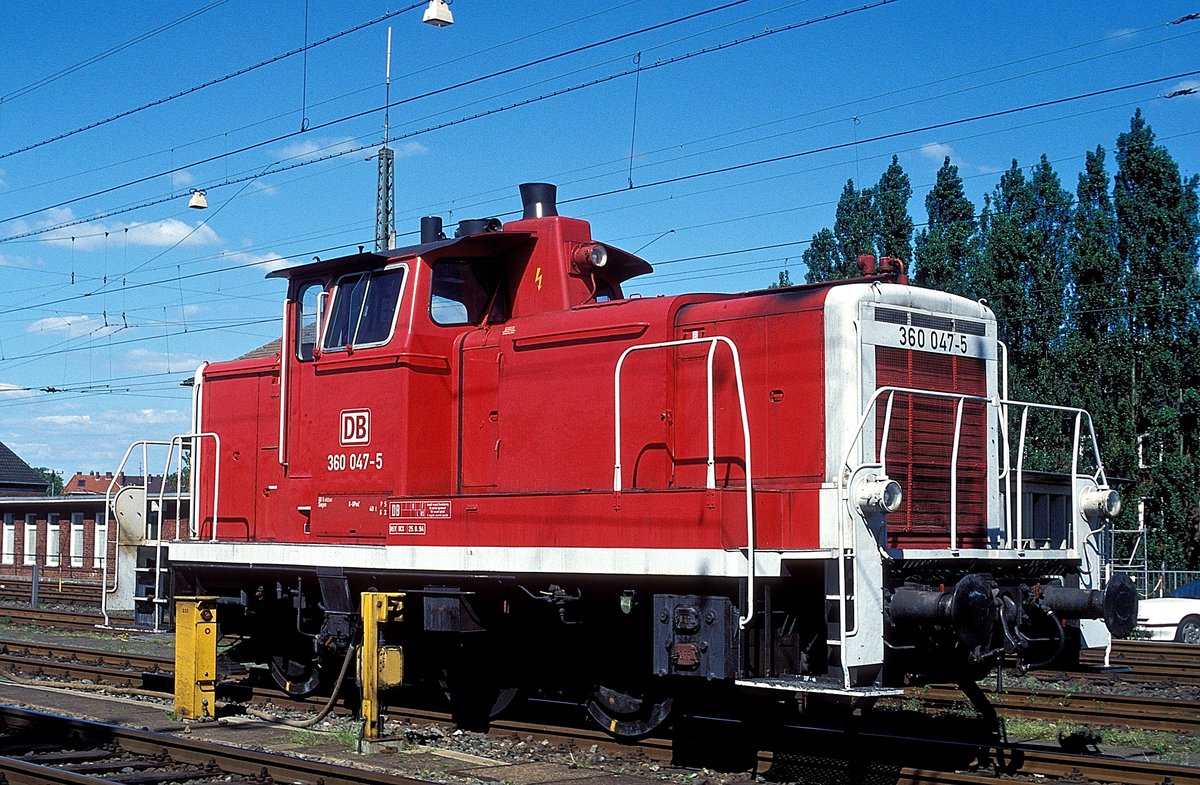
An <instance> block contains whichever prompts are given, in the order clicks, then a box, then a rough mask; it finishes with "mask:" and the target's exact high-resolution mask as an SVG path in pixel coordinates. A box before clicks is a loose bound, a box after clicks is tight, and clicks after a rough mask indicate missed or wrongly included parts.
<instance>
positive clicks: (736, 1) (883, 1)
mask: <svg viewBox="0 0 1200 785" xmlns="http://www.w3.org/2000/svg"><path fill="white" fill-rule="evenodd" d="M896 1H897V0H877V1H876V2H874V3H871V4H870V5H868V6H864V7H863V8H862V9H856V10H865V9H866V8H873V7H876V6H879V5H887V4H889V3H893V2H896ZM747 2H749V0H732V1H731V2H727V3H725V4H723V5H719V6H716V7H714V8H709V9H706V10H704V11H697V12H696V13H693V14H688V15H686V16H681V17H678V18H676V19H672V20H669V21H666V22H659V23H658V24H654V25H650V26H648V27H643V28H641V29H639V30H634V31H632V32H628V33H622V34H620V35H616V36H612V37H610V38H606V39H604V40H602V41H596V42H593V43H590V44H584V45H581V46H577V47H574V48H572V49H567V50H565V51H562V52H557V53H555V54H552V55H547V56H545V57H540V58H537V59H534V60H530V61H527V62H525V63H522V64H520V65H515V66H511V67H509V68H504V69H501V70H499V71H493V72H491V73H488V74H483V75H480V76H476V77H472V78H470V79H466V80H464V81H461V82H457V83H455V84H452V85H448V86H446V87H440V88H437V89H435V90H429V91H427V92H425V93H421V94H419V95H415V96H410V97H408V98H402V99H399V100H397V101H393V102H391V103H389V104H386V105H385V106H379V107H372V108H371V109H366V110H363V111H361V112H355V113H353V114H349V115H345V116H343V117H339V118H335V119H333V120H328V121H326V122H324V123H321V124H319V125H316V126H311V127H309V129H308V130H307V131H292V132H289V133H286V134H282V135H280V136H276V137H274V138H272V139H266V140H264V141H261V142H255V143H253V144H250V145H246V146H244V147H240V148H238V149H237V150H231V151H228V152H224V153H220V154H218V155H213V156H209V157H207V158H202V159H199V160H196V161H192V162H190V163H187V164H183V165H181V166H175V167H172V168H170V169H166V170H164V171H161V172H156V173H155V174H152V175H146V176H145V177H139V178H137V179H134V180H128V181H126V182H124V183H120V184H118V185H114V186H110V187H108V188H104V189H101V190H99V191H94V192H92V193H90V194H85V195H83V196H77V197H75V198H73V199H68V200H66V201H62V202H59V203H57V204H54V205H50V206H48V207H42V208H39V209H37V210H31V211H29V212H25V213H21V214H20V215H12V216H8V217H6V218H0V223H5V222H7V221H14V220H16V219H18V218H25V217H28V216H30V215H35V214H36V213H40V212H45V211H46V210H53V209H56V208H59V207H65V206H67V205H69V204H74V203H75V202H79V201H82V200H84V199H90V198H92V197H94V196H102V195H104V194H107V193H112V192H113V191H117V190H120V189H122V188H128V187H129V186H131V185H138V184H140V183H144V182H147V181H149V180H153V179H155V178H158V177H162V176H164V175H168V174H173V173H175V172H179V171H182V170H184V169H188V168H190V167H193V166H200V165H201V164H206V163H211V162H212V161H217V160H220V159H222V158H226V157H229V156H233V155H238V154H240V153H244V152H248V151H250V150H256V149H258V148H260V147H265V146H267V145H270V144H275V143H277V142H282V141H285V140H287V139H291V138H292V137H294V136H298V135H299V134H301V133H307V132H309V131H317V130H322V129H325V128H329V127H332V126H334V125H339V124H341V123H344V122H348V121H350V120H356V119H358V118H360V117H364V116H366V115H370V114H376V113H378V112H380V111H382V110H383V109H391V108H394V107H397V106H402V105H404V104H408V103H412V102H413V101H419V100H421V99H424V98H430V97H432V96H435V95H441V94H442V93H447V92H450V91H452V90H457V89H460V88H462V87H468V86H471V85H475V84H479V83H481V82H485V81H488V80H490V79H495V78H497V77H500V76H506V75H508V74H512V73H516V72H518V71H522V70H524V69H527V68H532V67H534V66H537V65H544V64H545V63H549V62H553V61H554V60H558V59H560V58H563V57H568V56H570V55H574V54H579V53H580V52H586V51H588V50H590V49H595V48H597V47H601V46H606V45H608V44H611V43H615V42H617V41H621V40H624V39H627V38H632V37H634V36H638V35H642V34H644V33H648V32H653V31H655V30H659V29H662V28H664V27H669V26H671V25H676V24H680V23H682V22H686V21H690V20H692V19H696V18H699V17H702V16H706V15H708V14H712V13H716V12H718V11H723V10H726V9H728V8H733V7H734V6H738V5H742V4H743V3H747ZM846 13H851V12H849V11H843V12H840V13H839V14H834V15H830V17H829V18H833V17H834V16H840V15H845V14H846Z"/></svg>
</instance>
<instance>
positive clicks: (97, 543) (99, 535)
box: [92, 517, 108, 570]
mask: <svg viewBox="0 0 1200 785" xmlns="http://www.w3.org/2000/svg"><path fill="white" fill-rule="evenodd" d="M107 555H108V524H107V523H104V522H103V520H102V519H101V518H99V517H97V518H96V539H95V540H94V541H93V544H92V567H94V568H95V569H97V570H98V569H100V568H101V567H103V566H104V563H105V562H104V557H105V556H107Z"/></svg>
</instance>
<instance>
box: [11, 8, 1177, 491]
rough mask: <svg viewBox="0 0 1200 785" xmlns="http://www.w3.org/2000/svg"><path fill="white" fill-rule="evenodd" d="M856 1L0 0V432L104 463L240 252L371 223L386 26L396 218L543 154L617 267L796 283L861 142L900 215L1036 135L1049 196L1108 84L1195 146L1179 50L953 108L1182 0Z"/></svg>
mask: <svg viewBox="0 0 1200 785" xmlns="http://www.w3.org/2000/svg"><path fill="white" fill-rule="evenodd" d="M723 5H729V7H725V8H721V6H723ZM865 5H866V3H854V4H847V5H843V4H839V3H836V2H828V1H826V0H809V1H808V2H788V1H787V0H747V1H746V2H742V3H734V4H727V3H719V2H717V1H716V0H711V1H710V2H706V3H686V2H667V1H665V0H664V1H662V2H657V3H646V2H629V1H626V0H612V1H611V2H606V3H571V2H567V3H545V2H540V3H528V2H521V1H519V0H510V1H509V2H503V3H502V2H484V1H483V0H458V1H457V2H455V3H454V4H453V5H452V9H453V12H454V15H455V20H456V24H455V25H454V26H452V27H448V28H443V29H435V28H432V27H429V26H427V25H422V24H421V23H420V14H421V10H420V9H417V10H408V11H403V12H401V13H398V14H396V15H394V16H392V17H391V18H390V19H388V20H387V21H383V22H378V23H375V24H366V23H368V22H371V21H372V20H376V19H379V18H380V17H383V16H384V15H386V14H389V13H392V12H395V11H397V10H399V9H402V8H406V7H407V6H406V5H405V4H384V3H379V2H365V1H360V0H337V1H336V2H335V1H334V0H308V2H307V4H306V3H305V2H302V1H301V0H293V2H275V1H274V0H256V1H255V2H250V0H215V1H214V0H197V2H189V3H183V2H174V3H140V2H124V1H122V0H107V1H106V2H103V3H101V2H93V1H92V0H84V1H83V2H77V3H72V4H70V13H67V12H65V10H64V8H65V6H64V5H63V4H60V3H41V4H35V3H5V4H3V5H0V50H2V51H3V52H4V53H5V58H4V60H5V64H4V67H3V69H0V97H2V99H0V274H2V275H3V278H4V280H5V281H6V282H7V284H8V287H7V288H8V290H9V293H10V294H9V303H10V305H9V307H8V308H7V309H6V310H5V312H4V314H3V316H0V441H2V442H4V443H5V444H7V445H9V446H10V447H12V448H13V449H14V450H15V451H16V452H17V453H18V454H19V455H21V456H22V457H23V458H25V459H26V460H27V461H28V462H30V463H31V464H33V465H43V466H49V467H51V468H54V469H56V470H59V471H62V472H64V473H66V474H67V475H69V474H71V473H72V472H75V471H90V470H100V471H104V470H111V469H113V468H114V467H115V465H116V462H117V460H118V459H119V457H120V455H121V453H122V452H123V451H124V449H125V447H126V445H127V444H128V443H129V442H130V441H131V440H132V439H134V438H138V437H150V438H166V437H168V436H170V435H171V434H173V433H176V432H181V431H184V430H186V429H187V424H188V408H189V405H190V399H189V394H188V392H187V390H186V389H184V388H181V387H180V386H179V382H180V380H182V379H184V378H186V377H188V376H189V375H190V373H191V371H192V370H193V369H194V367H195V366H196V365H197V364H198V363H199V362H201V361H202V360H205V359H224V358H228V357H233V356H236V355H238V354H240V353H242V352H244V351H246V350H248V349H251V348H253V347H255V346H258V345H261V344H263V343H266V342H267V341H269V340H271V339H272V338H273V337H275V336H277V334H278V332H279V329H280V327H279V313H280V307H281V300H282V294H283V292H282V286H281V284H280V282H278V281H275V280H271V281H267V280H264V275H265V274H266V273H267V272H269V271H270V270H271V269H275V268H277V267H279V266H283V265H285V264H289V263H298V262H302V261H307V260H309V259H311V258H312V257H313V256H314V255H320V256H321V257H322V258H329V257H331V256H335V255H337V254H339V253H341V252H349V251H353V250H354V249H355V247H356V246H357V245H360V244H361V245H366V246H368V247H370V246H371V244H372V238H373V234H374V210H375V176H376V169H375V162H374V161H373V160H372V161H368V160H365V159H366V158H367V156H369V155H370V154H371V153H372V152H373V149H374V148H375V147H377V146H378V144H379V142H380V141H381V139H382V133H383V113H382V111H380V110H379V107H381V106H382V105H383V104H384V85H383V82H384V64H385V59H386V58H385V47H386V39H387V27H388V26H389V25H390V26H391V27H392V28H393V56H392V84H391V100H392V101H393V102H398V104H397V105H396V106H394V107H393V108H392V110H391V112H390V128H391V132H392V135H393V136H397V135H403V137H404V138H400V139H397V140H396V141H394V142H393V143H392V146H393V147H394V148H395V149H396V151H397V156H396V160H397V167H396V170H397V174H396V184H397V188H396V216H397V217H396V224H397V232H398V234H399V243H400V244H401V245H403V244H407V243H408V242H412V241H414V236H415V231H416V229H417V226H418V221H419V217H420V216H422V215H427V214H438V215H441V216H443V218H445V219H446V221H447V223H449V224H452V223H454V222H456V221H458V220H460V219H462V218H477V217H485V216H491V215H497V216H500V217H502V218H508V217H511V216H512V214H513V212H514V211H516V210H518V209H519V200H518V196H517V191H516V186H517V184H518V183H520V182H523V181H533V180H547V181H550V182H555V183H558V184H559V199H560V203H561V211H562V212H563V214H570V215H574V216H577V217H581V218H584V219H587V220H589V221H591V222H592V227H593V234H594V236H596V237H597V238H598V239H603V240H606V241H609V242H612V243H615V244H617V245H620V246H622V247H624V248H627V249H628V250H631V251H637V250H639V249H642V250H641V253H642V255H643V256H645V257H646V258H647V259H648V260H649V261H650V262H651V263H652V264H655V265H656V267H657V269H656V272H655V273H654V274H653V275H652V276H650V277H648V278H646V279H644V280H642V281H640V282H634V283H633V285H632V286H631V287H630V288H631V290H632V291H636V292H640V293H642V294H645V295H656V294H665V293H674V292H680V291H689V290H711V291H739V290H745V289H750V288H759V287H762V286H765V285H766V284H768V283H770V282H771V281H773V280H775V278H776V276H777V275H778V272H779V271H780V270H781V269H784V268H788V269H789V270H790V271H791V275H792V278H793V279H794V280H799V279H802V278H803V273H804V270H803V266H802V265H801V264H800V262H799V257H800V255H801V254H802V253H803V250H804V248H805V245H804V244H803V242H804V241H806V240H807V239H808V238H810V237H811V236H812V234H813V232H815V231H817V230H818V229H820V228H821V227H823V226H827V225H832V221H833V213H834V206H835V204H836V201H837V198H838V194H839V193H840V191H841V188H842V186H843V185H844V184H845V182H846V180H847V179H848V178H853V179H854V180H855V182H856V183H860V184H871V183H873V182H874V181H875V180H876V179H878V177H879V175H880V173H881V172H882V171H883V169H884V168H885V166H886V165H887V163H888V162H889V161H890V159H891V156H892V155H893V154H895V155H898V156H899V159H900V162H901V164H902V165H903V166H904V168H905V169H906V171H907V172H908V174H909V176H910V178H911V179H912V183H913V187H914V196H913V200H912V203H911V205H910V211H911V213H912V215H913V218H914V220H915V221H916V222H918V223H921V222H922V221H924V220H925V210H924V197H925V194H926V192H927V191H928V189H929V187H930V186H931V185H932V183H933V179H934V173H935V172H936V170H937V168H938V167H939V166H940V165H941V162H942V159H943V157H944V156H946V155H949V156H950V157H951V160H952V161H953V162H954V163H956V164H957V165H958V166H959V168H960V171H961V173H962V175H963V176H964V178H965V183H966V188H967V193H968V195H969V196H970V197H971V198H972V199H973V200H975V202H976V204H977V205H979V204H981V203H982V197H983V194H984V193H986V192H988V191H990V190H991V189H992V188H993V187H994V186H995V184H996V182H997V180H998V178H999V173H1000V172H1001V171H1003V170H1004V169H1006V168H1007V167H1008V165H1009V164H1010V162H1011V160H1012V159H1013V158H1016V159H1017V160H1018V161H1019V162H1020V163H1021V164H1022V165H1031V164H1033V163H1035V162H1036V161H1037V159H1038V157H1039V156H1040V155H1041V154H1043V153H1045V154H1046V155H1047V156H1048V157H1049V159H1050V160H1051V161H1052V162H1053V163H1054V166H1055V167H1056V168H1057V170H1058V171H1059V173H1060V175H1061V177H1062V179H1063V182H1064V184H1065V185H1066V187H1067V188H1068V189H1070V190H1072V191H1073V190H1074V187H1075V182H1076V177H1077V175H1078V171H1079V168H1080V166H1081V165H1082V160H1083V154H1084V152H1085V151H1086V150H1090V149H1093V148H1095V146H1096V145H1097V144H1100V145H1103V146H1104V147H1105V148H1106V149H1107V150H1109V151H1110V153H1111V151H1112V149H1113V146H1114V144H1115V140H1116V137H1117V135H1118V134H1119V133H1120V132H1121V131H1122V130H1124V129H1125V128H1126V127H1127V126H1128V122H1129V117H1130V115H1131V114H1132V113H1133V111H1134V108H1135V107H1138V106H1140V107H1142V108H1143V111H1144V112H1145V114H1146V117H1147V119H1148V120H1149V122H1150V124H1151V125H1152V127H1153V128H1154V130H1155V132H1156V133H1157V134H1158V137H1159V139H1160V141H1162V142H1163V143H1164V144H1166V145H1167V146H1168V147H1169V149H1170V150H1171V151H1172V153H1173V154H1174V156H1175V158H1176V160H1177V161H1178V162H1179V163H1180V167H1181V169H1182V170H1183V172H1184V173H1185V174H1191V173H1194V172H1196V171H1197V170H1198V167H1197V164H1198V162H1200V95H1195V96H1187V97H1178V98H1171V99H1166V98H1164V97H1163V96H1164V95H1166V94H1167V93H1170V92H1172V91H1174V90H1178V89H1180V88H1185V87H1189V86H1195V87H1200V76H1187V77H1179V78H1175V79H1171V80H1168V81H1163V82H1158V83H1156V84H1151V85H1146V86H1143V87H1139V88H1134V89H1129V90H1122V91H1117V92H1109V93H1106V94H1103V95H1097V96H1094V97H1090V98H1085V99H1080V100H1074V101H1068V102H1064V103H1059V104H1056V105H1053V106H1046V107H1043V108H1038V109H1031V110H1028V111H1021V112H1015V113H1012V114H1008V115H1005V116H1001V117H995V118H990V119H983V120H977V121H969V122H956V121H962V120H966V119H967V118H972V117H975V116H978V115H987V114H991V113H994V112H998V111H1002V110H1008V109H1014V108H1018V107H1022V106H1027V105H1031V104H1037V103H1041V102H1046V101H1052V100H1055V99H1061V98H1069V97H1072V96H1078V95H1082V94H1085V93H1091V92H1095V91H1103V90H1108V89H1110V88H1116V87H1121V86H1123V85H1129V84H1133V83H1138V82H1142V81H1148V80H1156V79H1160V78H1161V77H1166V76H1172V75H1177V74H1185V73H1187V72H1191V71H1196V70H1200V57H1198V56H1197V54H1196V53H1197V52H1200V20H1197V21H1190V22H1184V23H1181V24H1177V25H1171V24H1168V23H1169V22H1171V21H1172V20H1175V19H1178V18H1180V17H1183V16H1185V15H1187V14H1190V13H1195V12H1197V11H1200V6H1198V5H1197V4H1196V3H1194V2H1193V3H1186V2H1159V3H1128V4H1115V3H1112V4H1109V3H1105V4H1094V3H1083V2H1061V3H1033V2H1025V3H1020V2H1018V3H1007V4H999V3H968V2H946V3H934V2H929V0H895V2H891V3H887V4H883V5H880V6H878V7H868V8H864V7H863V6H865ZM306 6H307V10H306ZM718 8H719V9H720V10H715V11H713V12H712V13H707V14H701V15H697V16H696V17H695V18H692V19H690V20H686V21H681V22H678V23H674V24H670V23H671V22H673V21H674V20H677V19H680V18H682V17H685V16H689V15H693V14H699V12H702V11H705V10H707V9H718ZM856 9H861V10H856ZM843 11H851V13H845V14H842V13H840V12H843ZM831 15H834V16H833V18H828V19H826V18H825V17H828V16H831ZM806 22H808V24H804V23H806ZM360 25H365V26H364V27H363V28H362V29H360V30H358V31H357V32H352V33H348V34H345V35H340V36H339V35H338V34H339V33H342V32H344V31H348V30H351V29H352V28H355V27H357V26H360ZM655 25H661V26H660V27H658V28H657V29H654V30H650V31H648V32H645V33H642V34H638V35H632V36H627V34H629V33H633V32H635V31H638V30H642V29H643V28H650V27H652V26H655ZM306 36H307V37H306ZM335 36H336V37H335ZM619 36H627V37H623V38H621V39H620V40H617V41H614V42H612V43H607V44H604V45H601V46H595V47H589V45H591V44H595V43H596V42H602V41H606V40H608V39H610V38H616V37H619ZM331 37H334V38H333V40H330V41H329V42H327V43H322V44H321V45H319V46H316V47H313V48H311V49H309V50H308V51H307V53H306V54H295V55H292V56H288V57H283V58H282V59H279V60H278V61H277V62H274V63H272V64H270V65H265V66H262V67H259V68H253V69H251V70H248V71H247V72H246V73H244V74H241V75H239V76H233V77H231V78H223V77H229V76H230V75H231V74H234V73H236V72H238V71H241V70H243V69H247V68H248V67H250V66H254V65H256V64H258V63H261V62H263V61H266V60H270V59H273V58H276V57H278V56H280V55H283V54H285V53H288V52H290V51H293V50H296V49H299V48H302V47H303V46H304V44H305V42H306V41H307V42H309V43H313V42H317V41H322V40H324V39H326V38H331ZM583 47H588V48H585V49H583V51H578V52H575V53H573V54H567V55H565V56H561V57H555V56H556V55H559V54H561V53H564V52H570V51H571V50H575V49H579V48H583ZM547 58H548V59H547ZM543 59H546V62H541V63H537V62H536V61H539V60H543ZM530 63H533V64H532V65H527V64H530ZM639 68H640V70H639ZM510 69H511V70H510ZM506 71H507V73H502V72H506ZM484 77H486V78H484ZM211 81H216V82H217V83H216V84H213V85H211V86H207V87H201V88H200V89H193V88H197V87H199V86H201V85H204V84H205V83H208V82H211ZM460 83H469V84H465V85H464V86H461V87H455V85H459V84H460ZM447 88H452V89H447ZM180 93H186V94H185V95H182V96H180V97H178V98H173V99H172V100H168V101H162V99H166V98H169V97H171V96H175V95H176V94H180ZM426 93H436V94H433V95H429V96H426V97H420V96H423V95H424V94H426ZM152 103H154V104H156V105H155V106H152V107H150V108H146V109H141V110H140V111H133V112H132V113H129V114H127V116H124V117H121V118H119V119H115V120H111V121H109V122H102V121H105V120H108V118H112V117H114V116H116V115H121V114H125V113H127V112H130V110H137V109H139V108H140V107H143V106H145V105H147V104H152ZM477 115H478V116H477ZM346 118H351V119H346ZM97 123H99V124H98V125H96V126H95V127H92V128H88V129H87V130H78V129H83V128H87V127H88V126H92V125H93V124H97ZM930 126H941V127H938V128H931V129H930V130H926V131H920V132H916V133H898V132H907V131H911V130H912V129H919V128H927V127H930ZM302 128H307V130H302ZM63 135H65V136H64V138H61V139H57V140H55V141H50V140H54V139H55V138H56V137H59V136H63ZM884 136H889V138H886V139H879V137H884ZM26 148H29V149H26ZM828 148H832V149H828ZM1109 168H1110V174H1111V173H1112V172H1113V171H1114V170H1115V163H1114V162H1113V161H1112V159H1111V155H1110V158H1109ZM281 169H282V171H279V170H281ZM631 186H632V187H631ZM192 188H205V189H207V191H208V201H209V204H210V209H209V210H207V211H197V210H189V209H188V208H187V206H186V205H187V198H188V194H189V191H190V189H192ZM755 249H758V250H755ZM47 390H52V391H51V392H47Z"/></svg>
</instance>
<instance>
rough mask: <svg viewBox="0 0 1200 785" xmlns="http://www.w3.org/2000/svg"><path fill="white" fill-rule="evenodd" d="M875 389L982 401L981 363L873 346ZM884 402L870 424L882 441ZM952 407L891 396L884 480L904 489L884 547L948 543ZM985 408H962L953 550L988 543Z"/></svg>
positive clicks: (978, 405)
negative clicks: (918, 391) (917, 391)
mask: <svg viewBox="0 0 1200 785" xmlns="http://www.w3.org/2000/svg"><path fill="white" fill-rule="evenodd" d="M875 374H876V384H877V385H878V386H879V387H889V386H892V387H912V388H916V389H924V390H936V391H939V392H956V393H963V394H967V395H980V396H985V395H987V381H986V376H985V364H984V361H983V360H982V359H979V358H976V357H959V356H954V355H945V354H934V353H932V352H911V351H907V350H904V349H895V348H889V347H884V346H877V347H875ZM885 404H886V396H884V397H882V398H881V399H880V403H879V406H878V411H877V413H876V419H875V438H876V442H875V443H876V444H877V445H878V444H880V443H881V441H882V437H883V426H884V418H885V414H886V406H885ZM957 404H958V402H957V400H954V399H938V398H930V397H928V396H917V395H908V394H900V393H898V394H897V395H896V397H895V402H894V404H893V406H892V421H891V429H890V432H889V436H888V444H887V456H886V457H887V470H888V475H889V476H891V477H892V478H893V479H894V480H896V481H897V482H899V483H900V485H901V487H903V489H904V506H903V508H902V509H901V510H900V511H899V512H897V513H893V514H892V515H889V516H888V546H889V547H892V548H946V547H949V544H950V539H949V537H950V464H951V457H952V456H953V449H954V418H955V409H956V406H957ZM987 481H988V472H987V408H986V404H985V403H983V402H981V401H980V402H976V401H967V402H965V403H964V405H963V418H962V436H961V439H960V442H959V455H958V527H957V530H958V547H960V548H979V547H984V546H985V545H986V544H987Z"/></svg>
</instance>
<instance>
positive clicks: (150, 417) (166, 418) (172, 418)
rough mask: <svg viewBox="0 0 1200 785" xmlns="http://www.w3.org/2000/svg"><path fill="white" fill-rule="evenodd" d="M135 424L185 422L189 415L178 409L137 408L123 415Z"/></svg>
mask: <svg viewBox="0 0 1200 785" xmlns="http://www.w3.org/2000/svg"><path fill="white" fill-rule="evenodd" d="M125 416H126V417H127V418H128V421H129V422H131V423H134V424H136V425H163V424H182V423H186V422H187V420H188V419H189V417H190V415H188V414H187V413H185V412H181V411H179V410H178V409H139V410H138V411H136V412H130V413H128V414H126V415H125Z"/></svg>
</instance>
